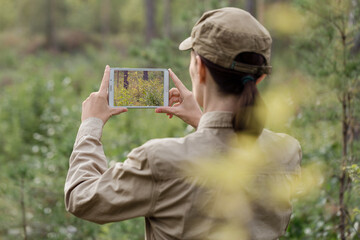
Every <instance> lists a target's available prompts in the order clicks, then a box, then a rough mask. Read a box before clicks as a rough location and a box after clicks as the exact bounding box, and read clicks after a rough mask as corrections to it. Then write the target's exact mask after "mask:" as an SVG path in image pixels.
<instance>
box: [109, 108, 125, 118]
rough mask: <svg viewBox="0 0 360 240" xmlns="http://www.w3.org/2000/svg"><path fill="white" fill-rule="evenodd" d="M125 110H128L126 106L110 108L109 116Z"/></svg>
mask: <svg viewBox="0 0 360 240" xmlns="http://www.w3.org/2000/svg"><path fill="white" fill-rule="evenodd" d="M127 111H128V109H127V108H112V109H111V110H110V114H111V116H114V115H119V114H120V113H123V112H127Z"/></svg>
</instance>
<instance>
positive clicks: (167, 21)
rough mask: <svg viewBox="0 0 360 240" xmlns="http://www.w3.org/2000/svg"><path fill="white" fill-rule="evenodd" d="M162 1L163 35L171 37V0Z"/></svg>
mask: <svg viewBox="0 0 360 240" xmlns="http://www.w3.org/2000/svg"><path fill="white" fill-rule="evenodd" d="M163 1H164V20H163V21H164V37H166V38H171V0H163Z"/></svg>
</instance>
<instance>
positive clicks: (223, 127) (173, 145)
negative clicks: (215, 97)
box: [65, 112, 301, 240]
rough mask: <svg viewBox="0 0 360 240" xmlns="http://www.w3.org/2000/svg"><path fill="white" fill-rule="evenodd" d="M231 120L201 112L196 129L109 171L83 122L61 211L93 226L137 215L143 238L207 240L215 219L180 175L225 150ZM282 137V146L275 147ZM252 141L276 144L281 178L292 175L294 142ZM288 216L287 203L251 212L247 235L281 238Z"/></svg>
mask: <svg viewBox="0 0 360 240" xmlns="http://www.w3.org/2000/svg"><path fill="white" fill-rule="evenodd" d="M231 120H232V113H230V112H209V113H205V114H204V115H203V116H202V118H201V120H200V122H199V125H198V129H197V130H196V132H194V133H192V134H189V135H187V136H185V137H183V138H165V139H154V140H150V141H148V142H147V143H145V144H144V145H142V146H140V147H138V148H135V149H134V150H132V151H131V152H130V153H129V154H128V156H127V159H126V160H125V161H124V162H118V163H116V164H115V166H113V167H111V168H108V165H107V160H106V157H105V155H104V151H103V146H102V144H101V141H100V138H101V135H102V127H103V122H102V121H101V120H100V119H97V118H89V119H87V120H85V121H84V122H83V123H82V124H81V126H80V128H79V131H78V134H77V137H76V141H75V144H74V149H73V152H72V154H71V157H70V167H69V171H68V175H67V179H66V183H65V203H66V208H67V210H68V211H69V212H71V213H73V214H74V215H75V216H78V217H80V218H83V219H86V220H89V221H92V222H96V223H100V224H103V223H108V222H116V221H122V220H126V219H130V218H135V217H140V216H143V217H145V222H146V230H145V231H146V239H148V240H153V239H157V240H162V239H207V236H209V234H210V233H211V231H212V229H213V227H214V225H215V224H216V220H214V219H213V218H211V217H209V216H206V214H205V211H202V210H204V209H202V208H205V205H206V204H207V203H206V201H203V202H202V201H200V202H199V201H198V200H199V199H200V195H201V194H202V193H203V190H202V189H201V188H199V187H198V185H196V184H195V183H191V182H189V181H186V179H185V177H184V175H183V174H182V172H183V171H184V170H185V169H184V166H186V165H188V163H190V164H191V163H195V161H196V159H197V158H198V157H202V158H204V157H206V156H212V155H214V153H216V152H223V151H226V150H227V149H228V148H229V139H231V138H232V137H234V136H235V133H234V131H233V129H232V123H231ZM284 139H288V141H287V144H285V145H284V144H281V145H279V144H277V145H276V143H277V142H282V143H284V141H283V140H284ZM259 142H266V144H274V147H279V148H278V149H275V150H274V151H276V152H277V153H278V154H277V156H278V160H279V161H281V163H282V164H283V165H284V166H285V168H286V169H287V172H285V175H286V174H287V173H289V174H290V173H293V172H296V171H298V170H299V166H300V160H301V150H300V146H299V143H298V142H297V141H296V140H295V139H293V138H292V137H290V136H288V135H285V134H276V133H273V132H270V131H268V130H264V132H263V133H262V135H261V136H260V137H259ZM218 160H219V159H218ZM220 161H221V159H220ZM184 163H185V164H184ZM195 165H196V164H195ZM223 174H226V172H224V173H223ZM270 174H271V173H270ZM208 196H209V198H211V194H209V195H208ZM202 199H206V198H202ZM263 201H265V202H266V199H264V200H263ZM202 204H203V205H202ZM224 204H226V203H224ZM240 211H241V210H240ZM290 215H291V204H290V203H288V204H286V205H284V206H282V207H280V208H277V209H274V211H269V210H266V209H263V208H256V209H255V211H254V218H253V219H252V220H251V222H250V224H249V231H250V233H251V236H252V237H251V238H252V239H266V240H269V239H277V238H278V237H279V236H281V235H282V234H284V233H285V230H286V227H287V224H288V222H289V219H290Z"/></svg>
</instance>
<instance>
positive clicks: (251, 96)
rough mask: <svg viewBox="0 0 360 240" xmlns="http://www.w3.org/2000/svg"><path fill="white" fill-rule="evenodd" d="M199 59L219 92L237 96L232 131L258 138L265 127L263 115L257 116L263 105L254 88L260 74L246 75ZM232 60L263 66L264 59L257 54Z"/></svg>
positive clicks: (243, 55)
mask: <svg viewBox="0 0 360 240" xmlns="http://www.w3.org/2000/svg"><path fill="white" fill-rule="evenodd" d="M200 57H201V60H202V61H203V62H204V64H205V66H206V67H207V68H208V69H209V71H210V73H211V75H212V77H213V79H214V81H215V82H216V83H217V85H218V87H219V90H220V92H222V93H224V94H233V95H237V96H239V98H238V102H237V106H238V107H237V109H238V110H237V111H236V112H235V114H234V118H233V121H232V123H233V128H234V130H235V131H236V132H237V133H245V134H251V135H254V136H259V135H260V134H261V132H262V130H263V128H264V125H265V114H259V113H260V110H263V109H264V105H265V104H264V102H263V100H262V99H261V97H260V94H259V92H258V90H257V88H256V79H258V78H259V77H261V74H248V73H243V72H238V71H234V70H231V69H226V68H223V67H221V66H218V65H216V64H214V63H212V62H210V61H209V60H207V59H206V58H204V57H202V56H200ZM234 60H235V61H238V62H241V63H245V64H250V65H256V66H262V65H264V64H265V59H264V57H263V56H262V55H260V54H257V53H248V52H246V53H241V54H239V55H238V56H237V57H236V58H235V59H234ZM244 79H246V80H244Z"/></svg>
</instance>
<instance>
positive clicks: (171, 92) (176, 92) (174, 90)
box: [169, 88, 180, 98]
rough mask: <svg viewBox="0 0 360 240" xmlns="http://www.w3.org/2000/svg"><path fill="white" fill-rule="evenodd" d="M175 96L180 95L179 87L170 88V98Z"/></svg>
mask: <svg viewBox="0 0 360 240" xmlns="http://www.w3.org/2000/svg"><path fill="white" fill-rule="evenodd" d="M173 96H178V97H179V96H180V92H179V89H177V88H172V89H170V91H169V98H171V97H173Z"/></svg>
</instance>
